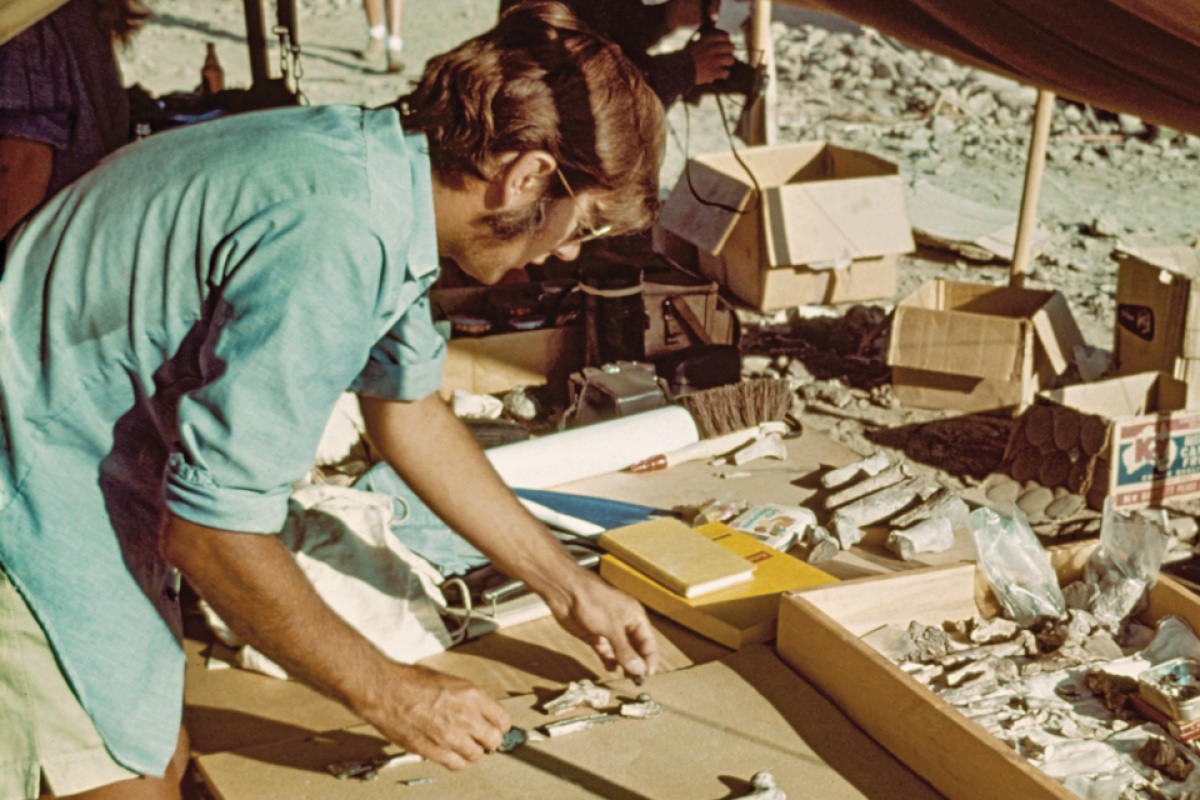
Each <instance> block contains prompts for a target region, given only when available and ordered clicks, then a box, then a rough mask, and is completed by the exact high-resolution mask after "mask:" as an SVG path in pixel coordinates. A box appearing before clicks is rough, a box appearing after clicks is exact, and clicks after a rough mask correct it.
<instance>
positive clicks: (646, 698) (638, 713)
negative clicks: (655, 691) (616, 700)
mask: <svg viewBox="0 0 1200 800" xmlns="http://www.w3.org/2000/svg"><path fill="white" fill-rule="evenodd" d="M662 712H663V707H662V704H661V703H656V702H654V700H652V699H651V698H650V695H648V694H646V693H645V692H643V693H642V694H639V695H638V696H637V702H636V703H622V704H621V716H622V717H632V718H633V719H649V718H650V717H657V716H658V715H659V714H661V713H662Z"/></svg>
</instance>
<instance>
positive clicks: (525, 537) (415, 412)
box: [360, 395, 658, 675]
mask: <svg viewBox="0 0 1200 800" xmlns="http://www.w3.org/2000/svg"><path fill="white" fill-rule="evenodd" d="M360 403H361V406H362V412H363V419H364V420H365V421H366V423H367V434H368V436H369V437H370V439H371V442H372V443H373V444H374V445H375V447H376V448H377V449H378V450H379V452H380V453H382V454H383V456H384V458H386V459H387V461H388V463H389V464H391V465H392V467H393V468H394V469H395V470H396V472H397V473H398V474H399V475H400V477H402V478H404V480H405V482H406V483H408V485H409V487H410V488H411V489H412V490H413V491H415V492H416V493H417V495H418V496H419V497H420V498H421V499H422V500H424V501H425V504H426V505H428V506H429V507H430V508H431V509H432V510H433V511H434V513H436V514H437V515H438V516H439V517H441V518H442V520H443V521H445V522H446V524H447V525H449V526H450V527H451V528H452V529H453V530H455V531H457V532H458V533H459V534H461V535H462V536H463V538H465V539H466V540H467V541H469V542H470V543H471V544H473V545H475V547H477V548H479V550H481V551H482V552H483V554H484V555H486V556H487V557H488V558H489V559H490V560H491V562H492V563H493V564H495V565H496V567H498V568H499V569H500V570H501V571H502V572H504V573H505V574H506V575H511V576H512V577H514V578H519V579H521V580H522V581H524V582H525V584H526V585H527V586H529V588H530V589H532V590H533V591H535V592H537V593H538V594H539V595H541V596H542V598H543V599H545V601H546V604H547V605H548V606H549V607H550V609H551V610H552V611H553V612H554V616H555V617H556V618H557V619H558V621H559V623H560V624H562V625H563V627H564V628H566V629H567V630H568V631H570V632H571V633H573V634H575V635H576V636H578V637H579V638H581V639H583V640H584V641H585V642H587V643H588V644H590V645H591V646H592V647H593V648H594V649H595V650H596V653H597V654H598V655H599V656H600V658H601V659H603V660H604V662H605V664H606V665H608V666H609V668H610V669H611V668H613V666H615V665H617V664H619V665H620V666H621V667H623V668H624V669H625V671H626V672H628V673H630V674H632V675H649V674H653V672H654V670H655V668H656V667H657V666H658V645H657V643H656V641H655V638H654V633H653V631H652V630H651V629H650V622H649V620H648V619H647V618H646V612H645V611H643V610H642V607H641V605H640V604H639V603H638V602H637V601H636V600H634V599H633V598H631V597H630V596H629V595H627V594H625V593H624V592H621V591H618V590H616V589H614V588H613V587H611V586H609V585H608V584H607V583H605V582H604V581H602V580H600V578H599V577H597V576H596V575H595V574H594V573H591V572H588V571H587V570H585V569H581V568H580V567H579V565H577V564H576V563H575V559H573V558H572V557H571V555H570V554H569V553H568V552H567V551H566V549H565V548H563V546H562V545H561V544H560V543H559V542H558V540H557V539H555V538H554V536H553V535H552V534H551V533H550V531H549V530H547V529H546V526H545V525H543V524H542V523H540V522H538V521H537V520H536V519H534V518H533V517H532V516H530V515H529V512H527V511H526V510H525V508H524V506H522V505H521V504H520V502H518V500H517V498H516V497H515V496H513V493H512V490H511V489H509V488H508V487H507V486H505V485H504V482H503V481H501V480H500V476H499V475H497V474H496V470H495V469H493V468H492V465H491V464H490V463H489V462H488V460H487V458H486V457H484V455H483V452H482V451H481V450H480V449H479V445H478V444H476V442H475V440H474V439H473V438H472V437H471V434H470V433H469V432H468V431H467V429H466V428H465V427H464V426H463V424H462V423H461V422H459V420H458V419H456V418H455V416H454V415H453V414H452V413H450V411H449V409H447V408H446V404H445V403H443V402H442V401H441V399H440V398H438V397H437V395H430V396H429V397H427V398H425V399H423V400H419V401H416V402H412V403H404V402H394V401H386V400H374V399H371V398H369V397H363V398H360Z"/></svg>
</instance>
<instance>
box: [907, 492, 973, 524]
mask: <svg viewBox="0 0 1200 800" xmlns="http://www.w3.org/2000/svg"><path fill="white" fill-rule="evenodd" d="M970 511H971V510H970V509H969V508H967V504H966V503H965V502H964V501H963V499H962V498H961V497H959V496H958V495H956V494H955V493H954V492H953V491H952V490H950V489H947V488H946V487H945V486H939V487H938V489H937V491H936V492H934V493H933V494H932V495H931V496H930V497H929V499H928V500H922V501H921V504H920V505H918V506H915V507H914V508H913V509H912V510H911V511H905V512H904V513H903V514H901V515H899V516H898V517H896V518H895V519H894V520H892V524H893V525H895V526H896V527H897V528H907V527H908V526H909V525H912V524H913V523H914V522H920V521H921V520H923V519H929V518H930V517H946V518H947V519H949V520H950V521H951V522H957V521H959V520H962V521H963V522H965V521H966V519H967V515H968V514H969V513H970Z"/></svg>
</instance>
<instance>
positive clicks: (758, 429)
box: [629, 422, 788, 472]
mask: <svg viewBox="0 0 1200 800" xmlns="http://www.w3.org/2000/svg"><path fill="white" fill-rule="evenodd" d="M787 432H788V426H787V424H786V423H784V422H762V423H759V424H758V425H755V426H754V427H752V428H743V429H742V430H740V431H734V432H733V433H727V434H725V435H724V436H718V437H717V438H715V439H701V440H700V441H698V442H696V443H695V444H690V445H688V446H687V447H681V448H680V449H678V450H673V451H671V452H670V453H660V454H659V455H656V456H651V457H650V458H647V459H644V460H642V461H639V462H638V463H636V464H634V465H633V466H631V467H630V468H629V471H630V472H655V471H657V470H660V469H667V468H668V467H673V466H675V465H676V464H682V463H684V462H685V461H699V460H700V459H704V458H712V457H713V456H719V455H721V454H722V453H728V452H729V451H731V450H736V449H737V448H739V447H741V446H742V445H745V444H749V443H750V442H753V441H755V440H757V439H760V438H761V437H763V436H766V435H767V434H768V433H778V434H785V433H787Z"/></svg>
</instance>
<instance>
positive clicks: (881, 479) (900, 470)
mask: <svg viewBox="0 0 1200 800" xmlns="http://www.w3.org/2000/svg"><path fill="white" fill-rule="evenodd" d="M911 477H912V473H911V472H910V471H909V469H908V467H906V466H905V465H904V464H893V465H891V466H890V467H888V468H887V469H884V470H882V471H881V472H878V473H876V474H875V475H871V476H870V477H868V478H865V479H863V480H861V481H859V482H858V483H852V484H850V485H849V486H847V487H846V488H845V489H842V490H841V491H840V492H834V493H833V494H831V495H829V497H827V498H825V507H826V508H837V507H838V506H844V505H846V504H847V503H851V502H853V501H855V500H858V499H859V498H860V497H866V496H867V495H869V494H872V493H874V492H877V491H879V490H880V489H886V488H887V487H889V486H893V485H895V484H897V483H900V482H901V481H903V480H905V479H907V478H911Z"/></svg>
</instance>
